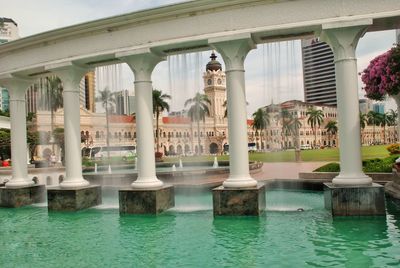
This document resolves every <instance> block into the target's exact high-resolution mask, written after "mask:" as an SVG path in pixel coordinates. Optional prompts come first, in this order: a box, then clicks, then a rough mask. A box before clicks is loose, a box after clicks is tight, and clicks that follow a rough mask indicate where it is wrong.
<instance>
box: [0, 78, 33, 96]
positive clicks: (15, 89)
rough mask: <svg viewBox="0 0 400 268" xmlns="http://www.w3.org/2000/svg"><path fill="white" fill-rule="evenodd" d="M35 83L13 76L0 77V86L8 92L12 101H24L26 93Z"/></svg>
mask: <svg viewBox="0 0 400 268" xmlns="http://www.w3.org/2000/svg"><path fill="white" fill-rule="evenodd" d="M33 83H34V80H33V79H29V78H22V77H18V76H15V75H12V74H6V75H1V76H0V85H1V86H3V87H5V88H6V89H7V90H8V94H9V95H10V100H11V101H12V100H24V101H25V92H26V91H27V89H28V88H29V86H30V85H32V84H33Z"/></svg>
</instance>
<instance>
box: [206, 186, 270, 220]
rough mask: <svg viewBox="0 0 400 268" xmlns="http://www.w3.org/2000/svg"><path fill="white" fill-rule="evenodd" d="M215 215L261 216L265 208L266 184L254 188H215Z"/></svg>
mask: <svg viewBox="0 0 400 268" xmlns="http://www.w3.org/2000/svg"><path fill="white" fill-rule="evenodd" d="M213 210H214V216H260V215H261V214H262V212H263V211H264V210H265V184H262V183H259V184H257V186H256V187H254V188H226V187H224V186H219V187H217V188H214V189H213Z"/></svg>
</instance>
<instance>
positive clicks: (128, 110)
mask: <svg viewBox="0 0 400 268" xmlns="http://www.w3.org/2000/svg"><path fill="white" fill-rule="evenodd" d="M134 101H135V96H130V95H129V91H128V90H121V91H118V92H115V102H116V103H115V104H116V105H115V106H116V107H115V112H116V114H126V115H131V114H133V113H134V112H135V107H134Z"/></svg>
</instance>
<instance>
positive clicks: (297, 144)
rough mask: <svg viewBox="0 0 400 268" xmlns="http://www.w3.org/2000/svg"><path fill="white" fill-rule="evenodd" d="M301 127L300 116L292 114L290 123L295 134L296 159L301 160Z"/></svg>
mask: <svg viewBox="0 0 400 268" xmlns="http://www.w3.org/2000/svg"><path fill="white" fill-rule="evenodd" d="M300 128H301V122H300V120H299V118H298V117H297V115H296V116H292V120H291V121H290V123H289V129H290V131H291V133H292V135H293V136H294V140H293V143H294V148H295V160H296V162H299V161H300V160H301V155H300V153H301V150H300V141H299V140H300V133H299V129H300Z"/></svg>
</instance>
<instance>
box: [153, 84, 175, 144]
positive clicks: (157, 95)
mask: <svg viewBox="0 0 400 268" xmlns="http://www.w3.org/2000/svg"><path fill="white" fill-rule="evenodd" d="M170 99H171V96H170V95H168V94H162V92H161V90H157V89H153V114H155V116H156V140H157V152H158V151H159V148H160V133H158V132H159V126H158V119H159V117H160V113H162V112H164V111H165V110H166V111H168V112H169V104H168V103H167V102H166V100H170Z"/></svg>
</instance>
